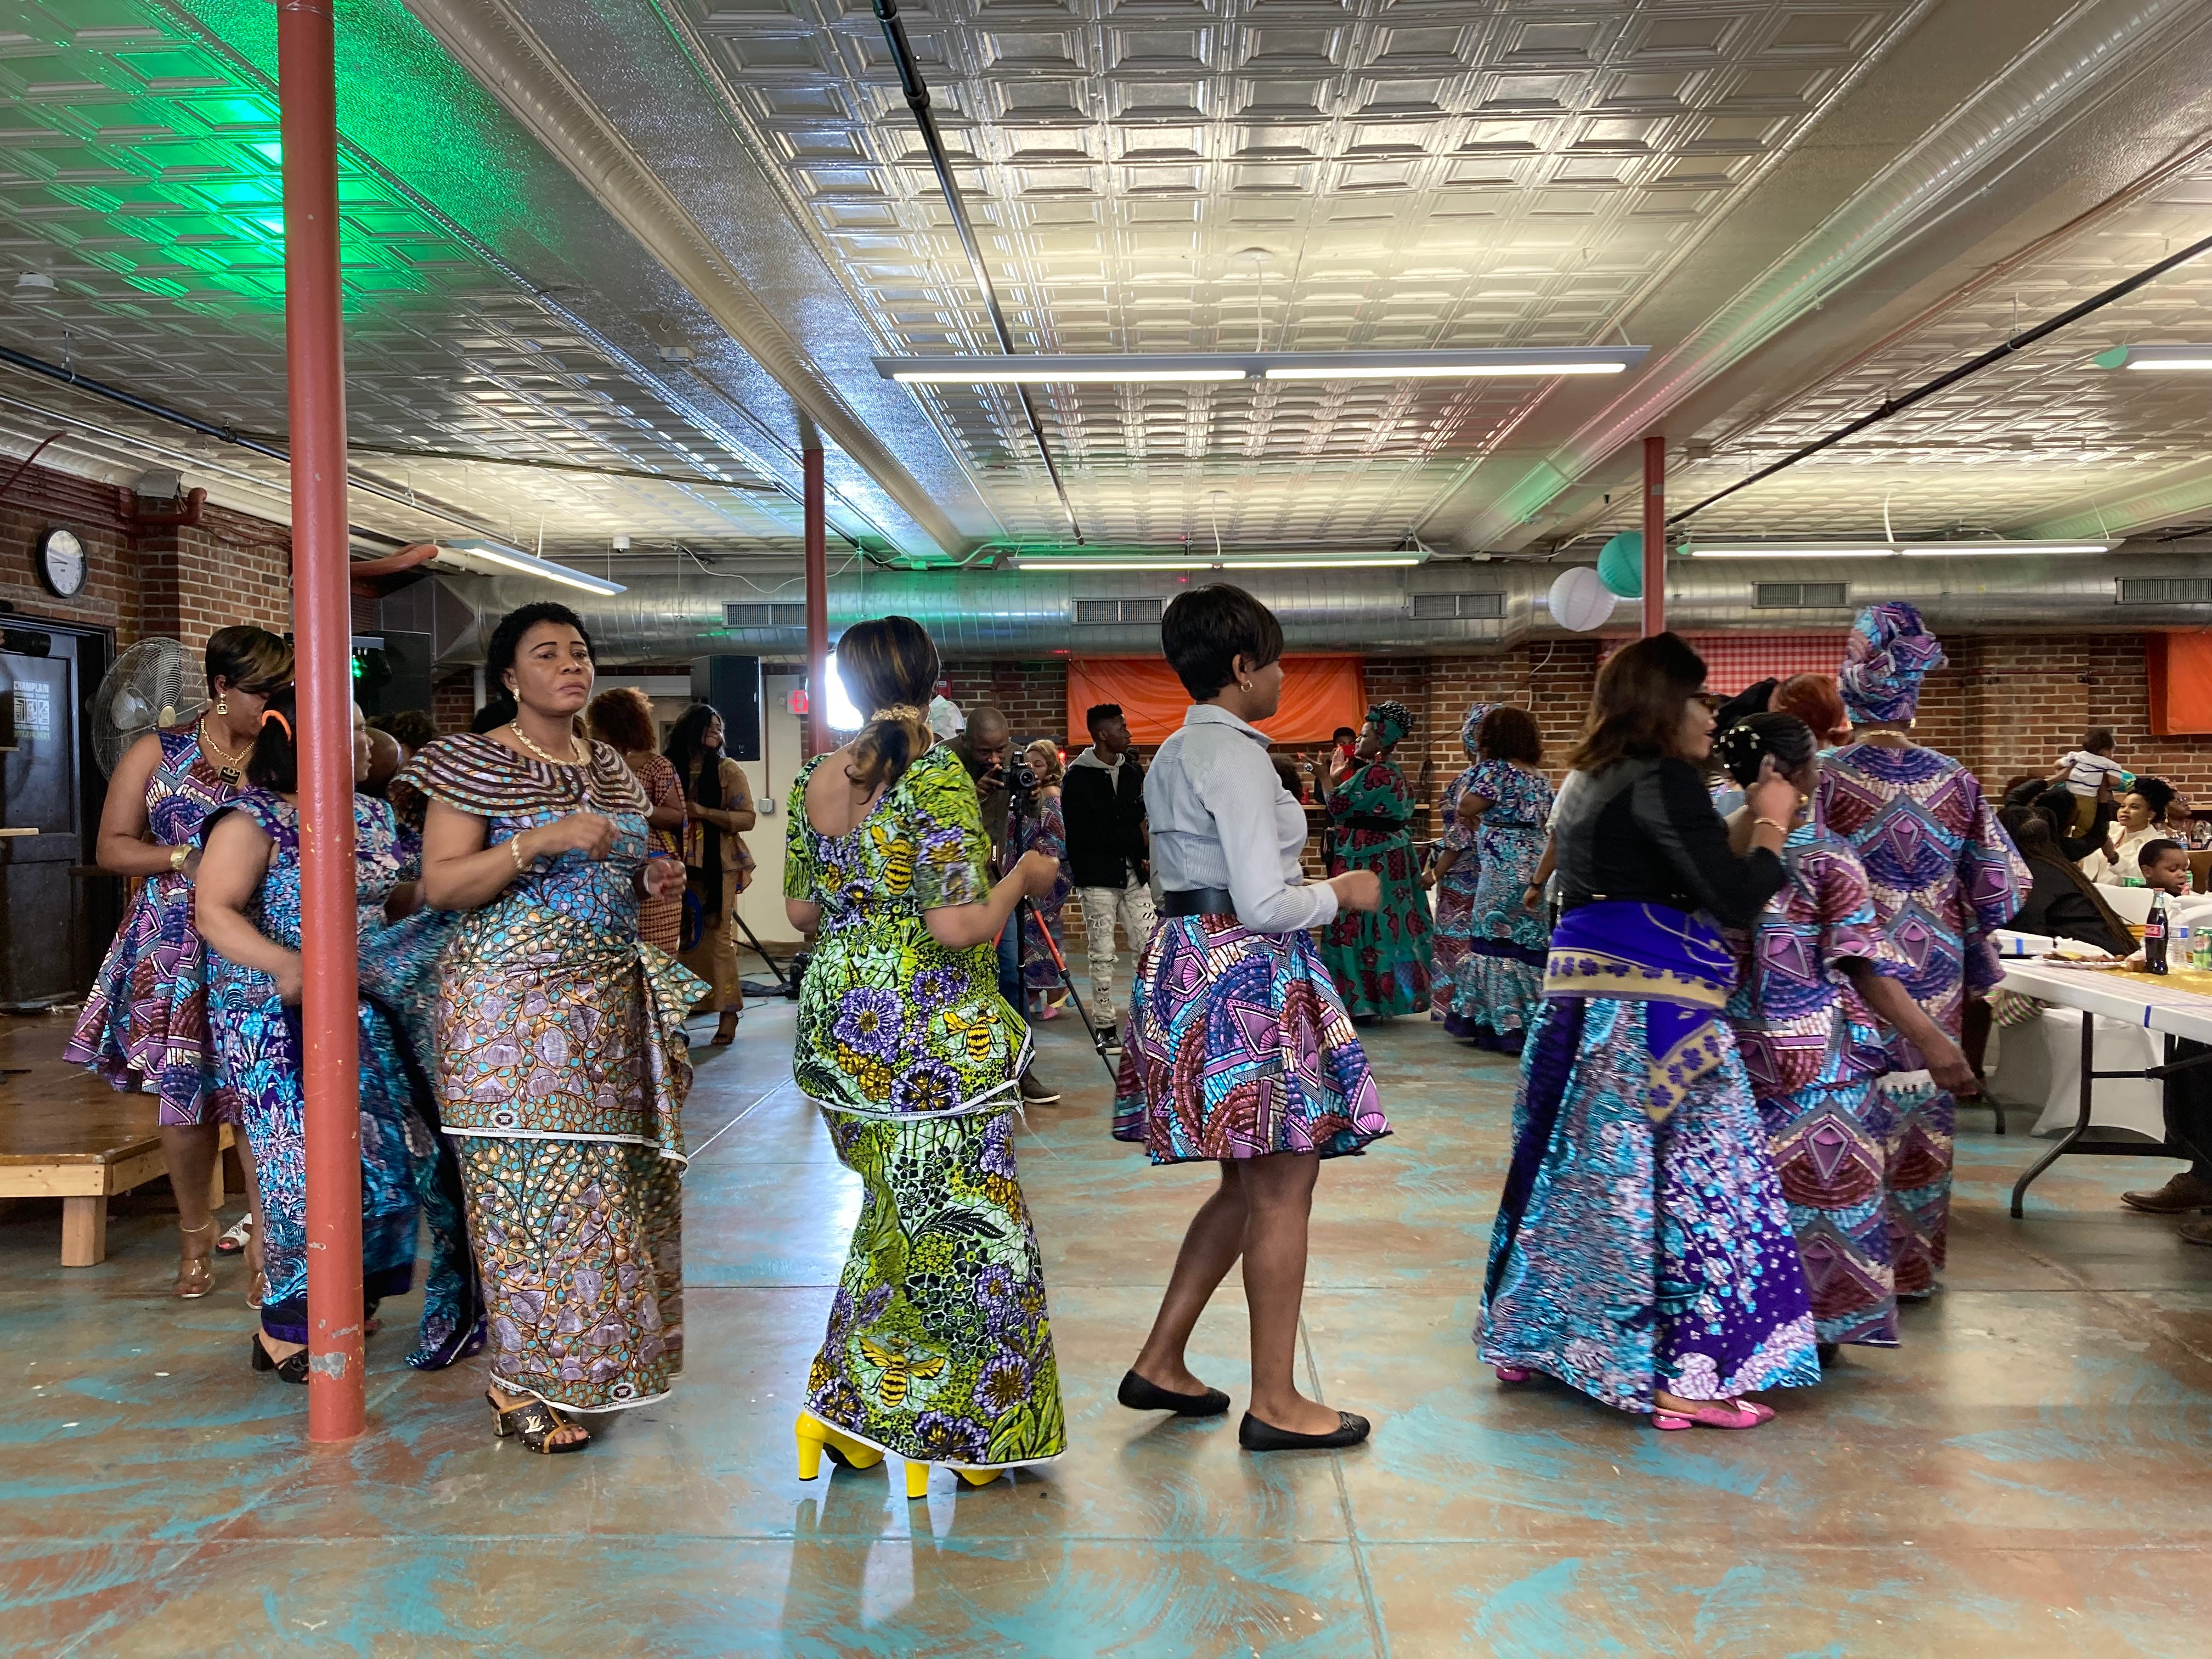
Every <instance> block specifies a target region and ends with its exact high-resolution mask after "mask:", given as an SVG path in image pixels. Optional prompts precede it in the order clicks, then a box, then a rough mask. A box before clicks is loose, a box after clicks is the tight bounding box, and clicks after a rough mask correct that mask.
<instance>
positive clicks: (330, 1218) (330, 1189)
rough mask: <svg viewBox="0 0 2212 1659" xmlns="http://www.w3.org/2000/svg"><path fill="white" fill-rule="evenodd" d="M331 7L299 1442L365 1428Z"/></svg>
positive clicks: (293, 258)
mask: <svg viewBox="0 0 2212 1659" xmlns="http://www.w3.org/2000/svg"><path fill="white" fill-rule="evenodd" d="M331 4H332V0H277V6H276V65H277V89H278V91H277V95H278V102H279V104H280V105H281V106H282V112H283V139H284V161H283V168H284V362H285V369H286V373H287V375H288V377H289V383H290V398H291V416H292V583H293V588H292V632H293V637H294V641H295V649H296V651H297V653H298V659H299V670H298V684H299V693H300V732H299V737H300V865H301V872H300V884H301V905H300V909H301V915H300V937H301V946H302V949H301V957H303V959H304V962H303V966H304V969H305V971H304V974H303V975H302V977H303V979H304V981H305V986H306V988H305V994H304V996H303V997H302V999H301V1027H302V1030H303V1032H304V1034H305V1036H306V1040H307V1042H306V1048H307V1053H306V1055H305V1060H306V1073H307V1078H306V1082H307V1350H308V1355H309V1364H308V1373H307V1437H308V1438H309V1439H310V1440H320V1441H332V1440H350V1439H352V1438H353V1437H355V1436H356V1435H357V1434H359V1433H360V1432H361V1431H362V1425H363V1421H364V1415H365V1413H364V1409H363V1404H362V1353H361V1345H362V1304H361V1056H360V1049H361V1030H360V1026H359V1024H358V1020H359V1014H358V1012H357V1011H358V1006H359V1003H358V998H359V987H358V983H357V981H358V967H359V963H358V959H357V953H358V949H359V947H358V945H357V944H356V938H355V932H354V885H355V884H354V852H353V677H352V662H351V658H352V635H353V611H352V599H351V595H350V592H349V586H348V583H347V580H346V577H347V571H346V559H347V547H348V535H347V529H346V415H345V348H344V343H343V339H342V337H341V334H340V327H341V318H342V312H341V293H340V287H339V276H338V173H337V70H336V65H335V61H334V57H333V52H334V47H333V41H332V33H333V31H332V27H331Z"/></svg>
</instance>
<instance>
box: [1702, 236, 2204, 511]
mask: <svg viewBox="0 0 2212 1659" xmlns="http://www.w3.org/2000/svg"><path fill="white" fill-rule="evenodd" d="M2205 252H2212V236H2206V237H2203V238H2202V239H2201V240H2197V241H2194V242H2191V244H2190V245H2189V246H2187V247H2185V248H2184V249H2182V250H2181V252H2179V253H2170V254H2168V255H2167V256H2166V258H2163V259H2160V261H2159V262H2158V263H2157V264H2152V265H2146V266H2144V267H2143V268H2142V270H2139V271H2137V272H2136V274H2135V275H2134V276H2130V277H2127V278H2126V279H2124V281H2121V282H2118V283H2113V284H2112V287H2110V288H2108V289H2105V290H2104V291H2103V292H2102V293H2100V294H2093V295H2090V296H2089V297H2088V298H2087V299H2086V300H2084V301H2081V304H2079V305H2077V306H2069V307H2067V308H2066V309H2065V310H2064V311H2062V312H2060V313H2058V314H2057V316H2056V317H2053V318H2051V319H2048V320H2047V321H2045V322H2041V323H2039V324H2037V325H2035V326H2034V327H2033V328H2031V329H2030V330H2028V331H2027V333H2025V334H2015V335H2013V336H2011V337H2009V338H2007V339H2004V340H2001V341H1999V342H1998V343H1996V345H1993V346H1991V347H1990V349H1988V350H1987V351H1984V352H1983V353H1982V354H1981V355H1980V356H1976V357H1972V358H1969V359H1968V360H1967V361H1966V362H1963V363H1960V365H1959V366H1958V367H1957V368H1952V369H1948V370H1947V371H1945V372H1944V373H1943V374H1938V375H1937V376H1936V378H1935V379H1934V380H1927V381H1923V383H1922V384H1921V385H1919V386H1915V387H1913V388H1912V390H1911V391H1910V392H1906V393H1905V394H1904V395H1903V396H1902V397H1898V398H1883V399H1882V400H1881V403H1880V404H1877V405H1876V406H1875V408H1873V409H1871V410H1868V411H1867V413H1865V414H1863V415H1862V416H1859V417H1858V419H1857V420H1856V421H1849V422H1845V423H1844V425H1842V426H1840V427H1838V428H1836V429H1835V430H1834V431H1833V432H1831V433H1829V434H1828V435H1826V437H1821V438H1815V439H1814V441H1812V442H1811V443H1809V444H1802V445H1800V446H1799V447H1797V448H1796V449H1793V450H1791V451H1790V453H1788V454H1787V455H1784V457H1783V458H1782V459H1780V460H1778V461H1775V462H1772V463H1771V464H1770V465H1765V466H1763V467H1761V468H1759V471H1756V472H1754V473H1753V474H1752V475H1751V476H1750V477H1746V478H1739V479H1737V480H1736V481H1735V483H1732V484H1730V485H1729V487H1728V488H1727V489H1719V490H1716V491H1714V492H1713V493H1712V494H1711V495H1708V496H1706V497H1705V500H1703V501H1699V502H1697V503H1695V504H1694V505H1692V506H1689V507H1684V508H1683V509H1682V510H1681V511H1680V513H1674V514H1673V515H1672V516H1671V517H1669V518H1668V520H1667V522H1668V524H1670V525H1674V524H1680V523H1681V522H1682V520H1685V519H1686V518H1689V517H1690V516H1691V515H1692V514H1693V513H1702V512H1704V511H1705V509H1706V508H1707V507H1711V506H1712V505H1713V504H1714V503H1715V502H1716V501H1726V500H1727V499H1728V498H1729V496H1731V495H1735V493H1736V492H1737V491H1738V490H1740V489H1750V488H1751V487H1752V485H1753V484H1755V483H1761V482H1763V481H1764V480H1765V479H1768V478H1771V477H1773V476H1774V475H1775V474H1776V473H1778V472H1781V471H1787V470H1788V469H1789V468H1790V467H1793V466H1795V465H1797V463H1798V462H1800V461H1802V460H1808V459H1811V458H1812V457H1813V456H1815V455H1817V454H1819V453H1820V452H1821V451H1822V450H1824V449H1832V448H1834V447H1836V446H1837V445H1838V444H1839V443H1841V442H1843V441H1844V440H1845V439H1846V438H1850V437H1853V436H1855V435H1857V434H1859V433H1862V432H1863V431H1865V430H1866V429H1867V428H1869V427H1871V426H1879V425H1881V422H1884V421H1887V420H1888V419H1889V418H1890V417H1891V416H1896V415H1902V414H1903V413H1904V412H1905V410H1908V409H1911V407H1912V406H1913V405H1914V404H1921V403H1925V402H1926V401H1927V400H1928V399H1929V398H1932V397H1934V396H1936V393H1938V392H1947V391H1948V390H1949V389H1950V388H1951V387H1953V386H1956V385H1958V384H1959V382H1960V381H1961V380H1966V379H1968V378H1970V377H1972V376H1973V375H1976V374H1980V373H1981V372H1982V371H1983V370H1984V369H1985V368H1990V367H1991V366H1992V365H1993V364H1996V363H2001V362H2003V361H2004V360H2005V359H2006V358H2008V357H2010V356H2016V355H2018V354H2019V353H2021V352H2023V351H2025V350H2027V349H2028V348H2029V347H2030V346H2033V345H2035V344H2037V343H2039V342H2041V341H2043V340H2046V339H2048V338H2049V337H2051V336H2052V335H2053V334H2056V333H2057V332H2058V331H2059V330H2060V329H2062V328H2065V327H2067V326H2069V325H2071V324H2074V323H2078V322H2080V321H2081V319H2083V318H2084V317H2087V316H2089V315H2091V314H2092V313H2095V312H2100V311H2102V310H2103V309H2104V308H2105V307H2106V306H2108V305H2111V304H2112V303H2113V302H2114V301H2118V300H2124V299H2126V298H2127V297H2128V295H2130V294H2133V293H2134V292H2135V291H2136V289H2139V288H2142V287H2144V286H2146V285H2147V284H2148V283H2154V282H2156V281H2157V280H2158V279H2159V278H2160V277H2161V276H2165V275H2166V272H2167V271H2169V270H2172V269H2173V268H2174V267H2175V266H2176V265H2182V264H2188V263H2189V261H2191V259H2194V258H2197V256H2198V255H2199V254H2202V253H2205Z"/></svg>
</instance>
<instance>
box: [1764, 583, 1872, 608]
mask: <svg viewBox="0 0 2212 1659" xmlns="http://www.w3.org/2000/svg"><path fill="white" fill-rule="evenodd" d="M1850 602H1851V585H1850V583H1849V582H1754V583H1753V585H1752V589H1751V608H1752V609H1753V610H1754V611H1841V610H1843V609H1844V608H1845V607H1846V606H1848V605H1850Z"/></svg>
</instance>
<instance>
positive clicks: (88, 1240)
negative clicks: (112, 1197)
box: [62, 1193, 107, 1267]
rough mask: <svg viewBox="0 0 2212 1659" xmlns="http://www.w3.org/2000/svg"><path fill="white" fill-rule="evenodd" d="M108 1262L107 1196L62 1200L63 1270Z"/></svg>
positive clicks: (95, 1265)
mask: <svg viewBox="0 0 2212 1659" xmlns="http://www.w3.org/2000/svg"><path fill="white" fill-rule="evenodd" d="M106 1260H107V1196H106V1194H104V1193H102V1194H96V1195H95V1196H93V1197H90V1198H65V1199H64V1200H62V1266H63V1267H98V1266H99V1265H100V1263H101V1262H103V1261H106Z"/></svg>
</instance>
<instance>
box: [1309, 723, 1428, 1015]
mask: <svg viewBox="0 0 2212 1659" xmlns="http://www.w3.org/2000/svg"><path fill="white" fill-rule="evenodd" d="M1412 731H1413V715H1412V714H1409V713H1408V712H1407V708H1406V705H1405V704H1403V703H1401V702H1378V703H1376V705H1375V706H1374V707H1373V708H1370V709H1369V710H1368V711H1367V726H1366V729H1365V730H1364V732H1361V733H1360V737H1359V747H1358V750H1356V751H1355V757H1354V758H1355V763H1354V765H1353V766H1352V770H1351V771H1349V772H1347V773H1346V774H1345V775H1344V776H1343V777H1342V778H1340V779H1339V780H1338V781H1337V782H1336V784H1335V785H1334V787H1332V788H1331V789H1330V790H1329V792H1328V819H1329V823H1330V825H1331V827H1332V828H1334V829H1335V831H1336V850H1335V853H1334V856H1333V857H1331V859H1330V860H1329V866H1328V872H1329V874H1330V875H1332V876H1340V875H1342V874H1343V873H1344V872H1346V871H1347V870H1372V871H1373V872H1375V873H1376V876H1377V877H1379V878H1381V879H1382V883H1383V903H1382V907H1381V908H1379V909H1377V910H1376V911H1374V912H1373V913H1372V914H1365V913H1358V912H1355V913H1352V914H1350V915H1339V916H1338V917H1337V919H1336V920H1335V921H1334V922H1332V923H1331V924H1330V925H1329V928H1328V933H1325V934H1323V935H1322V960H1323V961H1325V962H1327V963H1328V971H1329V976H1330V977H1331V978H1332V979H1334V981H1336V988H1337V992H1338V994H1340V995H1341V996H1342V997H1343V998H1344V1006H1345V1007H1346V1010H1347V1011H1348V1012H1350V1013H1351V1015H1352V1018H1354V1019H1356V1020H1357V1019H1387V1018H1390V1017H1391V1016H1393V1015H1395V1014H1412V1013H1418V1012H1420V1011H1421V1009H1423V1008H1424V1007H1425V1006H1428V1000H1429V928H1430V924H1429V905H1428V899H1427V896H1425V894H1424V893H1423V892H1422V891H1421V881H1420V878H1421V870H1420V862H1419V860H1418V859H1416V858H1415V857H1414V856H1413V835H1412V831H1411V825H1412V823H1413V812H1414V811H1415V806H1416V803H1415V801H1414V799H1413V786H1412V785H1411V784H1409V783H1407V781H1406V775H1405V773H1403V772H1402V771H1401V770H1400V769H1398V766H1397V763H1395V762H1394V761H1393V760H1392V759H1391V758H1390V751H1391V750H1394V749H1395V748H1396V747H1397V746H1398V745H1399V744H1401V743H1402V742H1403V741H1404V740H1405V738H1406V737H1407V733H1409V732H1412Z"/></svg>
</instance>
